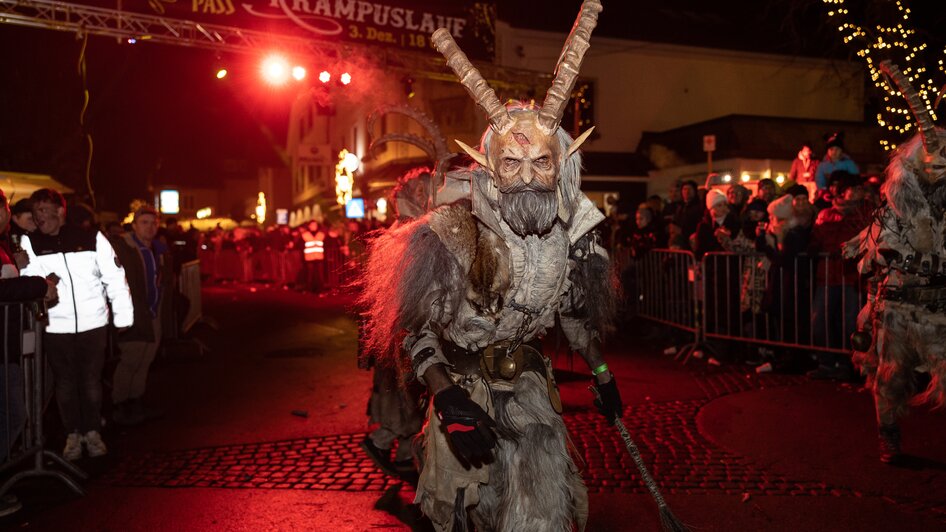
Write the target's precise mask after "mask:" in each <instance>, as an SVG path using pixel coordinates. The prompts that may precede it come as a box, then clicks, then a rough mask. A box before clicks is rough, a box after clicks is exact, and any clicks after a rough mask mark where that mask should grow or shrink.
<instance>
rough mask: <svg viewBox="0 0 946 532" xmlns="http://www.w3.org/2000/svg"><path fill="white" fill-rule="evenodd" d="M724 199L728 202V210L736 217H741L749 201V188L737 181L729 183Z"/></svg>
mask: <svg viewBox="0 0 946 532" xmlns="http://www.w3.org/2000/svg"><path fill="white" fill-rule="evenodd" d="M726 200H727V201H728V202H729V210H730V211H731V212H732V213H733V214H735V215H736V217H741V216H742V214H743V211H745V209H746V205H747V204H748V203H749V189H748V188H746V187H744V186H742V185H740V184H738V183H737V184H735V185H730V187H729V188H728V189H727V190H726Z"/></svg>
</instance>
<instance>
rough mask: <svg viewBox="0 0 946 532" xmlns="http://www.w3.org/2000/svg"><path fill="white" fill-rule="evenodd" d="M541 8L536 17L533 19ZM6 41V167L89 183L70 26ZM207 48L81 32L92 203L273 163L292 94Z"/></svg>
mask: <svg viewBox="0 0 946 532" xmlns="http://www.w3.org/2000/svg"><path fill="white" fill-rule="evenodd" d="M558 3H559V4H562V7H561V8H558V9H554V10H552V9H549V8H548V5H549V4H550V2H549V0H534V1H533V0H514V1H502V2H497V6H498V10H499V18H500V19H503V20H506V21H508V22H510V23H511V24H512V25H514V26H516V27H531V28H536V29H551V30H557V31H565V30H567V29H568V28H570V26H571V24H572V22H573V21H574V17H575V13H576V12H577V6H578V5H580V2H579V1H578V0H567V1H566V0H560V1H559V2H558ZM604 4H605V13H604V14H603V15H602V19H601V22H600V24H599V27H598V29H597V30H596V35H607V36H610V37H625V38H631V39H640V40H650V41H659V42H671V43H679V44H692V45H700V46H711V47H716V48H730V49H749V50H758V51H766V52H776V53H788V54H798V55H809V56H827V57H836V58H840V59H847V58H850V56H851V52H852V51H851V50H850V49H848V48H845V47H844V46H842V45H841V44H840V38H839V37H838V35H837V33H836V31H835V29H834V28H828V27H826V26H820V27H819V21H820V20H823V19H824V18H825V16H824V8H823V7H822V4H821V1H820V0H770V1H768V2H756V1H752V2H741V1H740V2H703V1H700V2H694V1H682V0H666V1H661V2H653V3H648V4H643V3H640V2H614V1H611V2H607V1H605V2H604ZM913 4H915V6H914V11H915V16H914V20H915V21H917V22H918V24H921V25H922V26H923V27H924V28H934V27H939V28H941V27H944V24H946V9H944V8H942V7H938V8H937V7H932V6H933V5H934V4H940V2H913ZM854 5H856V2H854ZM537 10H541V11H542V13H543V16H541V17H539V16H535V13H536V11H537ZM869 15H870V13H869V12H868V13H867V15H865V16H869ZM921 30H922V28H921ZM936 39H939V41H938V43H939V49H940V50H942V39H943V36H942V32H934V33H933V34H932V35H930V36H928V40H931V41H932V42H931V44H933V43H937V41H936ZM0 47H2V49H3V50H5V53H3V54H0V72H3V80H4V82H3V83H2V84H0V101H2V102H3V104H4V105H3V119H2V120H0V168H2V169H4V170H12V171H22V172H36V173H46V174H51V175H53V176H54V177H55V178H56V179H58V180H60V181H62V182H63V183H65V184H67V185H69V186H71V187H73V188H76V189H77V190H80V189H84V185H83V182H84V175H85V153H86V152H85V141H84V136H83V133H82V130H81V128H80V126H79V115H80V110H81V104H82V83H81V79H80V77H79V75H78V73H77V60H78V56H79V50H80V49H81V41H78V40H76V38H75V36H74V35H73V34H71V33H63V32H56V31H50V30H40V29H31V28H21V27H16V26H10V25H0ZM11 52H13V53H11ZM215 55H216V54H215V53H214V52H211V51H206V50H196V49H189V48H180V47H173V46H165V45H153V44H138V45H133V46H132V45H127V44H119V43H118V42H116V40H115V39H110V38H105V37H95V36H93V37H90V38H89V44H88V48H87V52H86V57H87V65H88V87H89V92H90V97H91V103H90V107H89V110H88V113H87V116H86V123H87V128H88V130H89V131H90V132H91V133H92V137H93V142H94V146H95V149H94V158H93V169H92V176H93V185H94V187H95V188H96V191H97V194H98V197H99V207H100V208H104V209H109V210H117V211H123V210H124V209H125V208H126V206H127V204H128V202H129V201H130V200H131V199H132V198H135V197H144V196H145V190H146V186H147V183H148V180H149V179H151V180H152V181H153V182H154V183H155V184H158V183H160V182H162V181H172V182H188V183H194V184H204V185H208V186H214V185H215V184H217V183H218V180H219V179H220V178H221V177H252V176H253V175H254V169H255V166H257V165H259V164H269V165H278V164H280V159H279V157H278V155H277V148H282V147H283V146H284V144H285V137H286V123H287V118H288V114H289V105H290V103H291V101H292V96H291V94H290V92H289V91H274V90H271V89H266V88H264V87H263V85H262V84H261V83H260V82H259V81H258V79H256V78H255V77H254V78H252V79H250V78H248V77H242V78H241V77H240V76H239V75H234V76H231V77H229V78H228V79H227V80H225V82H219V81H218V80H216V79H214V78H213V72H214V71H215V68H216V66H215V65H216V64H218V60H217V58H216V57H215ZM223 59H224V60H225V61H226V62H228V63H229V65H230V66H231V70H234V69H232V66H233V61H249V57H248V56H226V57H223ZM253 68H255V67H250V68H249V69H250V70H252V69H253ZM274 144H275V146H274Z"/></svg>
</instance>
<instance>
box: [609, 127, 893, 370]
mask: <svg viewBox="0 0 946 532" xmlns="http://www.w3.org/2000/svg"><path fill="white" fill-rule="evenodd" d="M857 171H858V168H857V166H856V165H855V164H854V162H853V161H852V160H851V159H850V158H849V157H848V156H847V155H846V154H844V152H843V145H842V143H841V138H840V136H839V135H832V136H830V137H829V138H828V144H827V154H826V155H825V157H824V159H823V160H822V161H820V162H816V161H815V160H814V159H813V158H812V154H811V148H810V147H809V146H803V147H802V149H801V150H799V152H798V157H797V159H796V160H795V162H794V163H793V166H792V171H791V173H790V176H789V177H790V179H789V180H788V181H786V182H785V183H784V184H783V186H781V187H779V186H778V185H777V184H776V183H775V181H773V180H771V179H761V180H759V181H758V182H757V183H756V184H755V187H754V189H755V190H754V192H753V191H750V189H749V188H747V187H746V186H743V185H742V184H738V183H733V184H722V185H715V184H711V186H709V187H705V186H704V187H701V186H700V185H699V184H697V183H696V182H695V181H692V180H687V181H679V182H676V183H674V185H673V186H672V188H671V189H670V191H669V195H668V197H667V198H666V199H664V198H662V197H660V196H651V197H649V198H648V199H647V201H645V202H644V203H641V204H640V205H638V206H637V209H636V212H634V213H633V215H631V214H630V213H628V214H623V213H620V212H616V213H612V215H611V216H610V217H609V218H608V221H607V224H608V227H607V228H606V231H607V232H608V234H610V245H611V249H612V253H613V254H614V255H615V256H616V258H617V261H618V262H619V263H621V264H623V265H624V266H625V267H628V268H630V269H631V270H633V269H634V265H635V263H636V260H639V259H641V258H642V257H643V256H644V255H646V254H647V253H648V252H650V251H651V250H653V249H656V248H666V249H671V250H687V251H690V252H692V253H693V254H694V257H695V259H696V260H697V261H699V260H701V259H703V262H704V273H705V279H704V282H705V283H706V286H705V293H706V300H707V301H712V302H713V309H712V310H711V309H710V308H708V307H707V308H704V312H705V313H706V316H705V318H706V320H707V321H706V327H707V328H708V329H711V330H713V331H715V332H718V333H720V334H721V335H732V336H745V335H746V333H745V332H744V331H745V330H747V329H751V330H752V331H753V335H754V336H755V337H757V338H764V339H766V340H771V341H774V342H782V343H798V344H805V343H807V344H810V345H812V346H820V347H827V348H833V349H841V348H844V347H846V345H847V344H846V338H847V337H848V336H849V335H850V334H851V333H852V332H854V331H855V319H856V316H857V312H858V309H859V302H860V301H861V300H862V298H863V296H864V294H863V290H862V279H861V278H860V277H859V275H858V273H857V271H856V267H855V264H854V262H853V261H848V260H844V259H843V258H842V257H841V244H842V243H843V242H845V241H847V240H849V239H851V238H852V237H854V236H855V235H857V233H859V232H860V231H861V230H862V229H864V228H865V227H867V225H868V224H869V223H870V220H871V217H872V214H873V212H874V210H875V209H876V208H877V207H878V206H879V205H880V201H881V195H880V181H879V180H878V179H877V178H870V179H865V178H863V177H862V176H860V175H859V174H858V173H857ZM806 183H813V185H814V186H812V185H811V184H809V185H808V186H805V184H806ZM720 252H728V253H729V254H735V255H729V254H726V253H723V254H720ZM708 253H709V254H712V255H707V254H708ZM704 257H705V259H704ZM633 275H634V273H633V271H630V272H629V271H625V272H624V273H623V275H622V279H624V280H625V284H626V283H628V282H631V281H630V279H631V278H632V277H633ZM630 292H631V293H632V294H635V296H636V294H637V292H636V288H632V290H631V291H630ZM632 297H634V296H632ZM727 300H730V301H733V302H732V303H728V304H727V303H726V301H727ZM736 302H738V304H737V303H736ZM763 316H764V317H765V318H766V319H765V320H762V319H760V318H761V317H763ZM737 329H738V330H739V331H740V334H737ZM759 352H761V353H762V354H763V355H764V356H767V357H770V358H771V357H772V356H774V355H773V351H771V350H769V349H761V350H759ZM750 358H753V359H755V358H757V357H754V356H753V357H750ZM812 358H814V359H815V360H817V362H818V365H817V367H816V368H814V370H813V371H811V372H810V376H812V377H813V378H825V379H838V380H850V379H856V375H855V374H854V369H853V367H852V366H851V364H850V360H849V358H848V357H846V356H843V355H839V354H834V353H831V352H825V351H817V352H813V353H812ZM780 363H781V362H780ZM783 365H797V364H795V363H794V362H793V363H791V364H788V363H785V364H783Z"/></svg>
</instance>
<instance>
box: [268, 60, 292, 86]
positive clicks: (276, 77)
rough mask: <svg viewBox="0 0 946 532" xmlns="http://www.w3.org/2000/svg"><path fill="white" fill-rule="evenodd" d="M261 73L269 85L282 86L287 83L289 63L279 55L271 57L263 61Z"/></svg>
mask: <svg viewBox="0 0 946 532" xmlns="http://www.w3.org/2000/svg"><path fill="white" fill-rule="evenodd" d="M261 73H262V74H263V79H264V80H266V82H267V83H269V84H270V85H283V84H284V83H286V82H287V81H289V62H288V61H286V58H285V57H283V56H281V55H271V56H269V57H267V58H266V59H264V60H263V64H262V67H261Z"/></svg>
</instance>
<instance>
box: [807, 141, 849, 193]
mask: <svg viewBox="0 0 946 532" xmlns="http://www.w3.org/2000/svg"><path fill="white" fill-rule="evenodd" d="M825 148H826V150H825V154H824V159H822V160H821V163H819V164H818V169H817V170H816V171H815V185H816V186H817V187H818V190H819V191H822V190H826V189H827V188H828V184H829V181H828V178H829V177H830V176H831V174H832V173H834V172H835V171H837V170H844V171H846V172H849V173H851V174H859V173H860V169H859V168H858V167H857V164H856V163H855V162H854V161H853V160H851V158H850V157H848V155H847V154H846V153H844V132H843V131H839V132H837V133H832V134H830V135H826V136H825Z"/></svg>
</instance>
